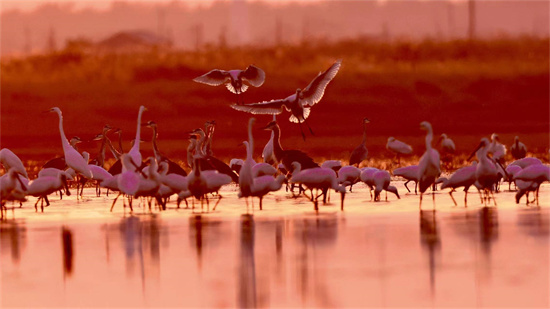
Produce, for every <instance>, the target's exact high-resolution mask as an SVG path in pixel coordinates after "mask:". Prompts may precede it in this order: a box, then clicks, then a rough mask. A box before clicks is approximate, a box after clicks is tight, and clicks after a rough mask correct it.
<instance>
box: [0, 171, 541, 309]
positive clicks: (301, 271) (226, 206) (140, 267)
mask: <svg viewBox="0 0 550 309" xmlns="http://www.w3.org/2000/svg"><path fill="white" fill-rule="evenodd" d="M397 187H398V189H399V192H400V193H401V194H402V196H401V197H402V198H401V199H400V200H397V199H396V197H395V196H394V195H393V194H390V195H388V202H386V201H383V202H377V203H374V202H371V201H370V196H369V193H368V189H367V188H366V187H365V186H364V185H356V186H354V188H353V191H354V192H353V193H348V194H347V195H346V200H345V210H344V211H343V212H341V211H340V206H339V195H337V194H332V196H331V198H332V201H331V203H329V204H328V205H320V209H319V212H318V213H315V212H314V211H313V204H312V203H311V202H309V201H308V200H307V199H305V198H303V197H300V198H297V199H293V198H290V194H289V193H286V192H285V191H284V190H281V191H280V192H278V193H276V194H271V195H269V196H267V197H266V199H265V200H264V204H263V206H264V210H262V211H259V210H258V209H257V204H258V203H257V200H255V201H254V206H255V210H253V209H252V207H251V208H250V209H249V211H248V213H247V210H246V209H247V208H246V206H245V205H246V204H245V202H244V201H243V200H242V199H241V200H239V199H238V198H237V196H236V194H237V188H236V187H235V186H228V187H226V188H224V189H223V191H222V195H223V196H224V197H223V199H222V200H221V202H220V204H219V205H218V207H217V209H216V210H215V211H211V212H209V213H206V212H204V213H200V212H199V211H198V209H199V205H196V206H197V209H196V211H195V212H194V213H193V212H192V210H191V209H179V210H176V209H174V208H175V202H173V201H172V202H170V203H169V205H168V206H169V209H168V210H167V211H164V212H159V211H158V210H153V212H152V213H151V212H149V210H148V209H147V208H146V207H142V205H134V206H135V209H134V212H133V213H130V212H129V209H127V208H123V207H122V203H118V202H117V205H115V208H114V211H113V212H112V213H111V212H109V208H110V206H111V202H112V200H113V198H114V196H113V195H111V196H109V197H106V196H104V195H102V196H101V197H95V196H94V189H91V188H90V189H86V190H85V194H84V195H85V197H84V200H83V201H77V200H76V198H75V197H74V196H71V197H68V198H67V197H63V200H61V201H59V200H58V197H55V196H53V197H52V198H51V199H50V200H51V201H52V205H51V206H49V207H47V208H46V209H45V211H44V213H35V212H34V208H33V203H34V201H35V199H31V200H29V201H28V202H27V203H25V204H24V207H23V208H21V209H19V208H16V209H15V210H14V211H13V212H12V211H11V210H9V211H8V213H7V215H8V218H7V220H4V221H3V222H1V223H0V228H1V230H0V231H1V233H0V249H1V253H0V260H1V294H0V296H1V302H0V305H1V307H3V308H4V307H20V306H25V307H118V306H121V307H122V306H124V307H303V306H305V307H386V306H388V307H396V306H397V307H442V306H457V307H522V308H524V307H549V305H550V292H549V291H550V281H549V278H550V272H549V271H550V269H549V268H550V263H549V253H550V252H549V206H550V202H549V198H548V197H549V192H550V185H548V184H544V185H543V187H542V189H541V193H540V196H541V207H538V208H537V207H526V206H525V204H524V203H525V200H522V201H521V202H522V204H520V205H516V204H515V201H514V192H501V193H499V194H497V195H496V200H497V203H498V206H497V207H482V205H481V204H480V200H479V197H478V194H477V193H475V194H474V193H471V194H470V196H469V206H468V208H464V207H463V196H464V195H463V193H462V192H457V193H455V196H456V197H455V198H456V200H457V202H458V203H459V206H458V207H453V203H452V201H451V199H450V197H449V196H448V194H447V191H438V192H436V194H435V203H436V204H435V205H436V208H437V210H436V211H435V212H434V211H432V208H433V203H432V195H431V194H428V195H425V197H424V202H423V210H422V211H420V212H419V210H418V201H419V198H418V196H416V195H414V194H404V193H405V192H406V190H405V189H404V187H403V183H402V182H397ZM506 187H507V186H506ZM384 196H385V195H384V193H382V197H383V198H384ZM134 204H136V203H134ZM210 206H211V207H212V206H213V205H210ZM205 210H206V207H205Z"/></svg>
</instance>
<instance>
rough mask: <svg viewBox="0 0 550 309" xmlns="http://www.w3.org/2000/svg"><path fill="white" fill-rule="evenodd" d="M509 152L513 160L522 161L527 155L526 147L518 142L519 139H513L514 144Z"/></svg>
mask: <svg viewBox="0 0 550 309" xmlns="http://www.w3.org/2000/svg"><path fill="white" fill-rule="evenodd" d="M510 152H511V153H512V157H514V159H515V160H519V159H523V158H525V156H526V155H527V146H525V144H524V143H522V142H520V141H519V137H518V136H516V137H514V144H513V145H512V146H511V147H510Z"/></svg>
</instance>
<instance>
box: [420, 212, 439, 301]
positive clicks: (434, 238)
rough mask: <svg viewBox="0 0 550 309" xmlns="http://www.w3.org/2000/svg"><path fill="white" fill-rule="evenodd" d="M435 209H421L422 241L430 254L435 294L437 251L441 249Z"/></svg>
mask: <svg viewBox="0 0 550 309" xmlns="http://www.w3.org/2000/svg"><path fill="white" fill-rule="evenodd" d="M435 214H436V212H435V210H425V211H424V210H422V211H420V241H421V243H422V247H423V248H424V250H426V251H427V252H428V255H429V267H430V291H431V293H432V297H433V296H434V295H435V270H436V253H437V252H439V250H440V249H441V238H440V236H439V230H438V229H437V219H436V215H435Z"/></svg>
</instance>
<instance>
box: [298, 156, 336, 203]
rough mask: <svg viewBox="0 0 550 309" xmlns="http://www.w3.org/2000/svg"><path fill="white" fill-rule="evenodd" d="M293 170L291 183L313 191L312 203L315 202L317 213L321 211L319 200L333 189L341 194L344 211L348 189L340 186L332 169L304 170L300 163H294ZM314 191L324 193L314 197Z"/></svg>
mask: <svg viewBox="0 0 550 309" xmlns="http://www.w3.org/2000/svg"><path fill="white" fill-rule="evenodd" d="M292 166H293V170H294V172H293V173H292V177H291V178H290V182H292V183H299V184H303V185H304V186H306V187H307V188H309V189H310V190H311V193H312V196H311V201H312V202H313V205H314V209H315V211H318V210H319V207H318V199H319V197H320V196H321V195H323V193H324V192H325V191H327V190H329V189H333V190H335V191H336V192H340V194H341V202H340V209H341V210H344V197H345V194H346V188H345V187H344V186H341V185H339V184H338V177H337V176H336V172H335V171H334V170H332V169H330V168H322V167H318V168H310V169H306V170H302V167H301V165H300V163H299V162H296V161H295V162H292ZM313 189H317V190H321V191H322V192H323V193H321V194H319V195H315V196H314V195H313Z"/></svg>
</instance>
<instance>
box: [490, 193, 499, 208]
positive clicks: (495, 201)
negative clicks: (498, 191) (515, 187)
mask: <svg viewBox="0 0 550 309" xmlns="http://www.w3.org/2000/svg"><path fill="white" fill-rule="evenodd" d="M490 192H491V197H492V198H493V203H494V204H495V206H496V205H497V200H496V199H495V195H494V194H493V191H490Z"/></svg>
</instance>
